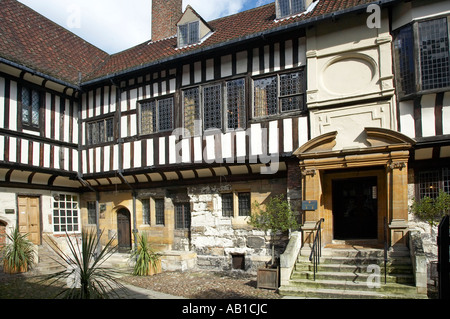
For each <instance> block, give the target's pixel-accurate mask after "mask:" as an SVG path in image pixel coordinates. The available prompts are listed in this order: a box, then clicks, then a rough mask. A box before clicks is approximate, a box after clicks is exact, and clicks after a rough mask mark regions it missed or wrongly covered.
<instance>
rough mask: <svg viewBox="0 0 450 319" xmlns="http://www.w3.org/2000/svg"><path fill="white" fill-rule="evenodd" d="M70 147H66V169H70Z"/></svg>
mask: <svg viewBox="0 0 450 319" xmlns="http://www.w3.org/2000/svg"><path fill="white" fill-rule="evenodd" d="M69 154H70V149H68V148H67V147H65V148H64V169H65V170H66V171H69V170H70V157H69Z"/></svg>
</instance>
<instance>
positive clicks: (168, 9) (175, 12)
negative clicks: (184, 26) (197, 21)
mask: <svg viewBox="0 0 450 319" xmlns="http://www.w3.org/2000/svg"><path fill="white" fill-rule="evenodd" d="M182 14H183V0H152V41H158V40H161V39H165V38H168V37H171V36H174V35H176V34H177V25H176V24H177V22H178V21H179V20H180V19H181V16H182Z"/></svg>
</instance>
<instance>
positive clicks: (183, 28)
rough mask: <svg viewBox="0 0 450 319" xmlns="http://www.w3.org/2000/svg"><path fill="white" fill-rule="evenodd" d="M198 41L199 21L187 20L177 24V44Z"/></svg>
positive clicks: (181, 45) (182, 45) (184, 44)
mask: <svg viewBox="0 0 450 319" xmlns="http://www.w3.org/2000/svg"><path fill="white" fill-rule="evenodd" d="M199 41H200V23H199V22H198V21H194V22H189V23H186V24H183V25H180V26H178V46H179V47H184V46H186V45H191V44H195V43H198V42H199Z"/></svg>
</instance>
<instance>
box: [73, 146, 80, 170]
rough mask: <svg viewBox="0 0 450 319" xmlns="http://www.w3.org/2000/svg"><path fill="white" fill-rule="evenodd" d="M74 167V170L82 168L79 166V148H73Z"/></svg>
mask: <svg viewBox="0 0 450 319" xmlns="http://www.w3.org/2000/svg"><path fill="white" fill-rule="evenodd" d="M72 158H73V161H72V169H73V171H74V172H78V170H79V169H80V167H79V164H78V163H79V161H78V151H77V150H72Z"/></svg>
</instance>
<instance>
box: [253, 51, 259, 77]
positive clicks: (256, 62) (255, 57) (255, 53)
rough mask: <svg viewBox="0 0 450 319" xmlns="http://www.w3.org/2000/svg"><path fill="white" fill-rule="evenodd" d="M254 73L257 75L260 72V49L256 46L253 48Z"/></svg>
mask: <svg viewBox="0 0 450 319" xmlns="http://www.w3.org/2000/svg"><path fill="white" fill-rule="evenodd" d="M252 70H253V72H252V74H253V75H257V74H259V49H258V48H254V49H253V65H252Z"/></svg>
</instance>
